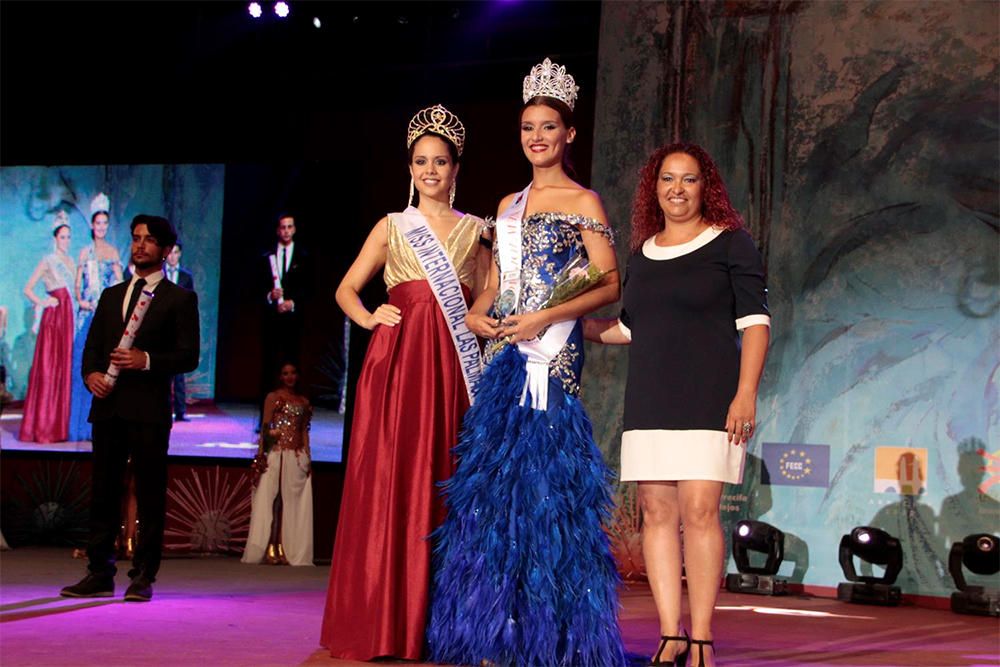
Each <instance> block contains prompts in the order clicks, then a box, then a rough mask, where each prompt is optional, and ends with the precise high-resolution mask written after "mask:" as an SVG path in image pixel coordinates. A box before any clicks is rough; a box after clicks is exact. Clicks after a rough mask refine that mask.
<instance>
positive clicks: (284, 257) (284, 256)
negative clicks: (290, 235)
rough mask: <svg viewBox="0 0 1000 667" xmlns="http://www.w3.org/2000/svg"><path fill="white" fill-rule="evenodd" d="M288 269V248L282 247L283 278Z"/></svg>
mask: <svg viewBox="0 0 1000 667" xmlns="http://www.w3.org/2000/svg"><path fill="white" fill-rule="evenodd" d="M286 271H288V248H282V249H281V279H282V280H284V279H285V272H286Z"/></svg>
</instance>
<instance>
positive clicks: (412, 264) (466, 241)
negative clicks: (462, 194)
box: [384, 214, 485, 289]
mask: <svg viewBox="0 0 1000 667" xmlns="http://www.w3.org/2000/svg"><path fill="white" fill-rule="evenodd" d="M484 224H485V223H484V222H483V220H482V219H481V218H477V217H476V216H474V215H466V216H463V217H462V219H461V220H459V221H458V222H457V223H456V224H455V228H454V229H453V230H452V231H451V234H449V235H448V239H447V241H446V242H445V243H444V250H445V252H446V253H447V254H448V258H449V259H450V260H451V264H452V266H454V267H455V272H456V273H457V274H458V279H459V280H460V281H461V282H462V284H463V285H465V286H466V287H468V288H469V289H472V287H473V286H474V285H475V282H476V250H477V249H478V248H479V235H480V233H481V232H482V229H483V225H484ZM384 277H385V286H386V289H392V288H393V287H395V286H396V285H398V284H399V283H405V282H407V281H409V280H425V279H426V278H425V276H424V269H423V267H422V266H421V265H420V261H419V260H418V259H417V256H416V254H415V253H414V252H413V248H411V247H410V244H409V243H407V242H406V239H405V238H403V234H402V232H400V231H399V228H398V227H396V225H395V224H393V222H392V215H391V214H390V216H389V249H388V252H387V253H386V259H385V276H384Z"/></svg>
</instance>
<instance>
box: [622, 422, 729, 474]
mask: <svg viewBox="0 0 1000 667" xmlns="http://www.w3.org/2000/svg"><path fill="white" fill-rule="evenodd" d="M746 452H747V447H746V444H742V445H732V444H730V443H729V440H728V437H727V435H726V432H725V431H711V430H707V429H690V430H674V429H633V430H629V431H625V432H624V433H623V434H622V453H621V481H623V482H645V481H676V480H689V479H698V480H711V481H717V482H725V483H727V484H740V483H741V482H742V481H743V469H744V464H745V461H746Z"/></svg>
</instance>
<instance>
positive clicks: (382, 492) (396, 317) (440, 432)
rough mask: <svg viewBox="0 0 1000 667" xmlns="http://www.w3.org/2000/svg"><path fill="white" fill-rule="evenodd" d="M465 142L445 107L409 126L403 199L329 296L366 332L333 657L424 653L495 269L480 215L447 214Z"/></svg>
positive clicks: (329, 622) (342, 525) (327, 630)
mask: <svg viewBox="0 0 1000 667" xmlns="http://www.w3.org/2000/svg"><path fill="white" fill-rule="evenodd" d="M464 142H465V128H464V127H463V126H462V123H461V122H460V121H459V119H458V117H457V116H455V115H454V114H452V113H451V112H450V111H448V110H447V109H445V108H444V107H442V106H440V105H437V106H434V107H429V108H427V109H423V110H422V111H420V112H418V113H417V114H416V115H415V116H414V117H413V119H412V120H411V121H410V125H409V128H408V132H407V141H406V143H407V148H408V150H409V162H410V164H409V168H410V174H411V177H412V180H411V189H410V192H411V195H410V197H411V204H410V206H408V207H407V209H406V210H405V211H403V212H402V213H390V214H389V215H387V216H386V217H384V218H382V219H381V220H379V221H378V223H376V225H375V227H374V229H373V230H372V231H371V233H370V234H369V236H368V239H367V240H366V241H365V244H364V246H363V247H362V249H361V252H360V254H359V255H358V257H357V259H356V260H355V261H354V264H353V265H352V266H351V268H350V269H349V270H348V272H347V275H345V276H344V279H343V280H342V281H341V283H340V286H339V287H338V288H337V295H336V296H337V303H338V304H339V305H340V307H341V309H343V311H344V313H346V314H347V316H348V317H350V318H351V320H353V321H354V323H355V324H357V325H358V326H362V327H364V328H366V329H370V330H372V331H373V334H372V338H371V342H370V343H369V346H368V352H367V354H366V356H365V361H364V365H363V366H362V369H361V375H360V377H359V378H358V386H357V392H356V399H355V408H354V422H353V427H352V433H351V443H350V448H349V455H348V461H347V479H346V482H345V485H344V495H343V499H342V501H341V506H340V519H339V523H338V524H337V534H336V540H335V544H334V549H333V563H332V566H331V569H330V585H329V590H328V592H327V600H326V610H325V613H324V615H323V627H322V634H321V643H322V645H323V646H325V647H327V648H328V649H329V650H330V654H331V655H332V656H334V657H337V658H346V659H353V660H371V659H373V658H378V657H394V658H402V659H411V660H417V659H420V658H421V657H422V656H423V655H424V630H425V625H426V619H427V609H428V605H429V600H430V596H429V587H430V566H431V543H430V541H429V540H427V536H428V535H430V533H431V531H433V530H434V529H435V528H436V527H437V526H439V525H440V524H441V522H442V521H443V519H444V506H443V504H442V502H441V497H440V493H439V489H438V487H437V484H438V483H439V482H441V481H444V480H446V479H448V478H449V477H450V476H451V474H452V472H453V470H454V464H453V460H452V455H451V448H452V446H454V444H455V442H456V441H457V439H458V429H459V425H460V424H461V422H462V415H463V414H464V413H465V410H466V409H467V408H468V407H469V403H470V400H471V395H472V387H473V386H474V384H475V381H476V379H478V373H479V368H480V367H479V347H478V344H477V342H476V338H475V335H474V334H472V333H471V332H469V331H468V328H467V327H466V326H465V321H464V316H465V313H466V312H467V304H468V303H469V300H470V298H472V297H474V296H475V295H474V292H475V291H476V289H477V283H478V284H479V285H481V284H482V280H478V281H477V276H481V277H483V278H485V275H486V273H487V272H488V269H489V261H490V253H489V251H488V250H486V249H485V248H483V249H482V250H481V245H488V241H484V242H483V244H481V243H480V240H481V238H483V234H484V233H488V232H486V231H485V223H484V222H483V220H482V219H480V218H477V217H475V216H472V215H466V214H462V213H460V212H458V211H456V210H455V209H454V208H453V207H452V203H453V200H454V192H455V177H456V176H457V175H458V171H459V158H460V156H461V153H462V148H463V145H464ZM414 188H416V192H417V193H418V194H419V200H418V204H417V205H416V206H413V205H412V200H413V189H414ZM379 270H383V271H384V277H385V283H386V287H387V288H388V292H389V300H388V303H384V304H382V305H380V306H379V307H378V308H377V309H375V312H370V311H369V310H368V309H367V308H365V306H364V305H363V304H362V302H361V299H360V298H359V296H358V293H359V292H360V291H361V290H362V288H364V286H365V285H366V284H367V283H368V281H369V280H371V279H372V278H373V277H374V276H375V274H376V273H377V272H378V271H379ZM479 291H481V287H480V288H479Z"/></svg>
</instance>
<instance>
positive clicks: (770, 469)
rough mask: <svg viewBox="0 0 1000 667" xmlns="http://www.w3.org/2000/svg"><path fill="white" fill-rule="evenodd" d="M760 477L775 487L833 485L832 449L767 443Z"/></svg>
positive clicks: (764, 482) (762, 480) (828, 447)
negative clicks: (831, 483)
mask: <svg viewBox="0 0 1000 667" xmlns="http://www.w3.org/2000/svg"><path fill="white" fill-rule="evenodd" d="M760 477H761V480H760V481H761V482H762V483H763V484H771V485H774V486H779V485H781V486H819V487H827V486H830V446H829V445H800V444H794V443H779V442H765V443H764V464H763V467H762V468H761V474H760Z"/></svg>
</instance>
